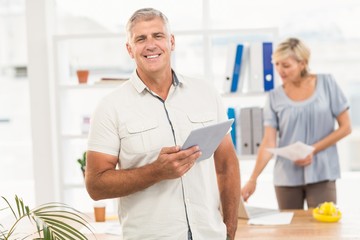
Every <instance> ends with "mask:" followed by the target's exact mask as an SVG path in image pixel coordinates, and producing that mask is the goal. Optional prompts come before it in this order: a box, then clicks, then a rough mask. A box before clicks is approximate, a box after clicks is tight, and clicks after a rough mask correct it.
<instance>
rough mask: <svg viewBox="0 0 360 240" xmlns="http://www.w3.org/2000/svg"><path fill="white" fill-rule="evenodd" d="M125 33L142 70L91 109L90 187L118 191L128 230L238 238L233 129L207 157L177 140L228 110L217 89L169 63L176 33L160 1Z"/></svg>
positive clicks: (144, 234)
mask: <svg viewBox="0 0 360 240" xmlns="http://www.w3.org/2000/svg"><path fill="white" fill-rule="evenodd" d="M127 34H128V42H127V44H126V47H127V50H128V52H129V54H130V56H131V57H132V58H133V59H134V60H135V62H136V71H134V73H133V74H132V76H131V78H130V79H129V81H127V82H126V83H124V84H122V85H121V86H120V87H118V88H117V89H116V90H115V91H114V92H113V93H111V94H109V95H108V96H106V97H105V98H104V99H103V100H102V101H101V102H100V104H99V105H98V107H97V109H96V110H95V112H94V114H93V117H92V119H91V128H90V134H89V142H88V153H87V168H86V186H87V190H88V192H89V194H90V196H91V197H92V198H93V199H95V200H99V199H106V198H119V219H120V222H121V226H122V230H123V231H122V232H123V239H126V240H127V239H137V240H138V239H146V240H150V239H154V240H159V239H182V240H190V239H195V240H200V239H203V240H211V239H214V240H215V239H216V240H218V239H224V240H225V239H234V237H235V232H236V228H237V209H238V203H239V197H240V174H239V165H238V159H237V156H236V153H235V150H234V147H233V144H232V140H231V137H230V134H227V135H226V136H225V137H224V139H223V140H222V142H221V143H220V145H219V147H218V148H217V150H216V151H215V153H214V155H213V156H212V157H211V158H209V159H206V160H203V161H201V162H196V159H197V158H199V156H200V155H201V151H199V149H198V147H197V146H194V147H191V148H188V149H184V150H181V149H180V147H179V146H181V145H182V144H183V143H184V141H185V139H186V137H187V136H188V135H189V133H190V132H191V130H193V129H196V128H199V127H203V126H207V125H211V124H215V123H217V122H222V121H225V120H226V119H227V115H226V111H225V109H224V106H223V104H222V101H221V97H220V96H219V94H218V93H217V91H216V89H215V88H214V87H213V86H211V85H210V84H208V83H207V82H205V81H200V80H197V79H191V78H187V77H184V76H182V75H180V74H176V73H175V71H173V70H172V68H171V62H170V59H171V51H173V50H174V48H175V38H174V36H173V35H172V34H171V32H170V27H169V24H168V20H167V18H166V16H165V15H164V14H162V13H161V12H160V11H158V10H155V9H151V8H146V9H140V10H138V11H136V12H135V13H134V14H133V15H132V17H131V18H130V19H129V21H128V24H127ZM117 164H119V168H116V166H117ZM220 208H221V209H222V214H221V213H220Z"/></svg>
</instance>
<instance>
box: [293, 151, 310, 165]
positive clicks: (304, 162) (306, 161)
mask: <svg viewBox="0 0 360 240" xmlns="http://www.w3.org/2000/svg"><path fill="white" fill-rule="evenodd" d="M313 156H314V155H313V153H310V154H309V155H308V156H307V157H306V158H304V159H299V160H296V161H294V163H295V164H296V165H297V166H299V167H305V166H308V165H310V164H311V163H312V161H313Z"/></svg>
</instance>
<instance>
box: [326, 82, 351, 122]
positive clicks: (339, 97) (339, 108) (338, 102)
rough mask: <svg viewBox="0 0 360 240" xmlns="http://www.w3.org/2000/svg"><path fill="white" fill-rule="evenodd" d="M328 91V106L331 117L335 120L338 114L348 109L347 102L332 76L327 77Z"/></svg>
mask: <svg viewBox="0 0 360 240" xmlns="http://www.w3.org/2000/svg"><path fill="white" fill-rule="evenodd" d="M327 82H328V91H329V95H330V106H331V112H332V114H333V116H334V117H335V118H336V117H337V116H338V115H339V114H340V113H342V112H343V111H345V110H347V109H348V108H349V102H348V100H347V98H346V96H345V94H344V92H343V91H342V90H341V88H340V87H339V85H338V84H337V83H336V81H335V78H334V77H333V76H332V75H328V81H327Z"/></svg>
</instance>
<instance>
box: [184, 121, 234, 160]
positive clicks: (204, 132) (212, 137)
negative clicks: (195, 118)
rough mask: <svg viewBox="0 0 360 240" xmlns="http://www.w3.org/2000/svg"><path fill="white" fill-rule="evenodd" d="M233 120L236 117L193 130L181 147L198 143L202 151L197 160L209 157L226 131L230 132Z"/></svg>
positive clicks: (185, 147)
mask: <svg viewBox="0 0 360 240" xmlns="http://www.w3.org/2000/svg"><path fill="white" fill-rule="evenodd" d="M233 122H234V119H229V120H227V121H225V122H221V123H216V124H213V125H210V126H206V127H202V128H197V129H195V130H192V131H191V132H190V134H189V136H188V137H187V139H186V140H185V142H184V144H183V146H182V147H181V149H187V148H189V147H192V146H195V145H197V146H199V148H200V151H201V152H202V155H201V156H200V157H199V158H198V159H197V161H201V160H204V159H208V158H209V157H211V155H212V154H213V153H214V152H215V150H216V148H217V147H218V146H219V144H220V142H221V141H222V140H223V138H224V136H225V135H226V133H228V131H229V129H230V127H231V124H232V123H233Z"/></svg>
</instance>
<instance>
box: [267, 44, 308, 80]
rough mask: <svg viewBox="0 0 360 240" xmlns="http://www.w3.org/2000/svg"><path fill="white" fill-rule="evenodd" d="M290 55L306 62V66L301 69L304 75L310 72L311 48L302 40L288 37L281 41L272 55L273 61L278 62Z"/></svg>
mask: <svg viewBox="0 0 360 240" xmlns="http://www.w3.org/2000/svg"><path fill="white" fill-rule="evenodd" d="M288 57H292V58H294V59H295V60H296V61H298V62H303V63H304V64H305V68H304V69H303V70H302V71H301V76H302V77H304V76H306V75H307V74H309V60H310V49H309V48H308V47H307V46H306V45H305V44H304V43H303V42H302V41H301V40H299V39H297V38H288V39H286V40H285V41H283V42H281V43H280V44H279V45H278V46H277V48H276V49H275V52H274V53H273V55H272V61H273V62H277V61H281V60H283V59H285V58H288Z"/></svg>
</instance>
